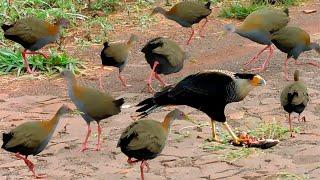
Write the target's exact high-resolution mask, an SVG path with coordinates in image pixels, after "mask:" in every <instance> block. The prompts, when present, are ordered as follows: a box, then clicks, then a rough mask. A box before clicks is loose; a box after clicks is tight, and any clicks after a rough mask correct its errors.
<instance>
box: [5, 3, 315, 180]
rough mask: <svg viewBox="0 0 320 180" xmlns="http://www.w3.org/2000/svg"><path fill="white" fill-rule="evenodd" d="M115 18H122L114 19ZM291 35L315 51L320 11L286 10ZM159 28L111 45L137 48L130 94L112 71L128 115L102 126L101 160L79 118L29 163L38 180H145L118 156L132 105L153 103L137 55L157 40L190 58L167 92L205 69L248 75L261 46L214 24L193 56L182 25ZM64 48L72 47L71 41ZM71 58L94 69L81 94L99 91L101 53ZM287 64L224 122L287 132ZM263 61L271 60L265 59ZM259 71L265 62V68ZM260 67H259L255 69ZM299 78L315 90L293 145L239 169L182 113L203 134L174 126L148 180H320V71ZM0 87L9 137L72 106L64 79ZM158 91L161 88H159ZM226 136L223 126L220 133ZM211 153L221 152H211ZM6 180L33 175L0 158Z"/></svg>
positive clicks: (252, 158) (307, 56)
mask: <svg viewBox="0 0 320 180" xmlns="http://www.w3.org/2000/svg"><path fill="white" fill-rule="evenodd" d="M304 9H317V10H318V11H317V12H316V13H313V14H308V15H307V14H303V13H302V12H301V11H302V10H304ZM114 16H116V15H114ZM290 16H291V22H290V24H291V25H298V26H300V27H302V28H303V29H305V30H306V31H308V32H309V33H310V35H311V39H312V40H313V41H317V42H320V18H319V17H320V1H310V2H309V3H307V4H304V5H302V6H300V7H293V8H290ZM157 18H158V19H159V23H158V24H155V25H153V26H151V27H150V28H149V29H148V30H145V31H143V32H140V30H139V29H138V28H136V27H133V26H127V28H128V30H127V31H126V32H122V31H121V30H122V28H123V26H116V27H115V31H114V34H112V38H113V39H117V40H126V39H127V38H129V36H130V33H136V34H137V35H139V41H138V43H137V44H136V45H135V46H134V48H133V50H132V52H133V53H131V55H130V59H129V64H128V65H127V67H126V68H125V70H124V73H123V74H124V76H125V77H126V78H127V79H128V81H129V83H130V84H132V85H133V86H132V87H129V88H125V89H123V88H121V86H120V83H119V82H118V79H117V76H116V74H117V73H116V71H114V73H111V74H110V76H107V77H106V78H105V89H106V91H108V92H110V93H111V94H113V95H114V96H115V97H124V98H125V100H126V103H125V105H130V106H126V108H124V109H123V110H122V112H121V113H120V114H119V115H117V116H114V117H111V118H109V119H107V120H105V121H103V123H102V126H103V144H102V150H101V151H100V152H96V151H86V152H84V153H78V152H77V151H78V150H79V149H80V147H81V143H82V140H83V138H84V136H85V133H86V124H85V121H84V120H83V119H82V118H81V117H80V116H67V117H64V118H63V119H62V120H61V121H60V123H59V125H58V127H57V129H56V132H55V134H54V136H53V138H52V140H51V142H50V143H49V145H48V147H47V148H46V149H45V150H44V151H43V152H42V153H40V154H39V155H38V156H35V157H33V156H30V159H31V160H32V161H33V162H34V163H35V164H36V170H37V172H38V173H46V174H47V175H48V179H139V178H140V169H139V165H138V164H136V165H128V164H127V163H126V160H127V158H126V156H125V155H124V154H122V153H121V152H120V149H118V148H116V143H117V141H118V138H119V136H120V134H121V132H122V130H123V129H124V128H125V127H126V126H128V125H129V124H130V123H132V119H131V118H130V115H132V114H134V111H135V109H136V108H135V107H134V105H135V104H136V103H138V102H139V101H140V100H143V99H144V98H146V97H149V96H151V94H149V93H147V92H146V90H145V89H144V88H145V81H144V80H145V79H146V75H147V73H148V71H149V70H150V68H149V66H148V64H147V63H146V62H145V60H144V57H143V54H142V53H141V52H140V50H141V47H142V46H143V45H144V44H145V43H146V42H147V41H148V40H150V39H151V38H154V37H157V36H167V37H170V38H172V39H173V40H176V41H177V42H179V43H180V44H182V46H183V47H184V48H185V49H186V51H188V52H189V54H190V59H191V60H190V61H189V62H187V63H186V64H185V68H184V69H183V70H182V71H181V72H179V73H177V74H173V75H169V76H166V77H165V79H166V80H167V81H168V82H170V83H173V82H176V81H178V80H179V79H181V78H182V77H184V76H186V75H188V74H191V73H194V72H198V71H200V70H204V69H227V70H231V71H235V72H241V71H242V69H241V68H242V63H243V62H244V61H246V60H248V59H249V58H251V56H253V55H254V54H255V53H256V52H258V51H259V50H260V49H261V48H262V47H263V46H261V45H257V44H255V43H253V42H251V41H249V40H247V39H244V38H242V37H240V36H238V35H236V34H231V35H228V36H225V37H224V38H223V39H222V40H218V35H217V34H216V32H219V31H221V30H222V27H223V24H225V23H226V22H225V21H226V20H221V19H218V21H216V20H215V19H216V18H215V15H212V16H211V17H210V19H211V21H210V23H209V25H208V27H207V28H206V30H207V31H206V38H204V39H200V38H199V37H198V36H196V38H195V39H194V40H193V41H192V44H191V45H190V46H186V45H185V42H186V40H187V38H188V36H189V33H190V30H189V29H185V28H180V27H179V26H178V25H177V24H175V23H174V22H171V21H167V20H165V19H164V18H163V17H161V16H158V17H157ZM68 41H72V39H69V40H68ZM66 48H67V49H70V54H71V55H73V56H75V57H76V58H78V59H80V60H82V61H84V62H85V63H86V65H87V67H88V69H87V70H86V71H85V75H82V76H81V77H79V79H80V80H81V83H82V84H86V85H88V86H94V87H97V80H98V73H97V72H96V70H95V68H96V67H98V66H99V65H100V56H99V54H100V51H101V49H102V45H101V46H94V47H88V48H85V49H84V50H77V49H73V48H72V47H68V45H67V46H66ZM285 57H286V55H285V54H283V53H281V52H280V51H278V50H276V51H275V54H274V56H273V58H272V61H271V64H270V66H269V68H268V70H267V71H265V72H262V73H261V75H262V76H263V77H264V78H265V79H266V81H267V85H266V86H265V87H259V88H256V89H255V90H253V91H252V92H251V93H250V94H249V95H248V97H246V98H245V99H244V100H243V101H242V102H239V103H234V104H231V105H228V106H227V108H226V115H227V117H228V121H229V123H230V125H232V127H233V128H234V129H238V130H246V131H247V130H249V129H254V128H256V126H257V124H259V123H261V122H279V123H281V124H283V125H284V126H287V120H286V119H287V114H286V113H285V112H284V111H283V109H282V107H281V106H280V102H279V96H280V92H281V90H282V89H283V87H284V85H285V84H287V82H286V81H285V80H284V78H283V73H282V65H283V63H284V59H285ZM262 58H265V57H264V56H263V57H262ZM308 60H316V61H319V60H320V58H319V56H318V55H317V54H316V53H315V52H311V51H310V52H307V53H304V54H302V55H301V56H300V61H308ZM259 63H261V61H260V62H259ZM256 65H259V64H256ZM296 68H299V69H300V70H301V72H302V73H301V74H302V75H301V76H302V77H301V78H302V80H303V81H304V82H305V83H306V85H307V86H308V88H309V94H310V97H311V101H310V103H309V106H308V107H307V108H306V110H305V112H304V115H305V116H306V118H307V122H306V123H299V122H297V121H294V126H295V127H299V128H300V133H299V134H296V138H290V137H289V136H288V137H286V138H285V140H282V141H281V142H280V143H279V144H278V145H277V146H275V147H273V148H271V149H267V150H258V149H252V151H250V155H249V156H248V157H244V158H238V159H233V160H228V159H226V158H225V157H226V155H228V154H230V153H232V152H234V153H237V152H240V151H241V148H240V147H234V146H231V145H226V146H225V148H224V149H221V150H219V149H217V150H211V151H207V150H203V145H204V143H205V142H204V141H205V139H206V138H208V137H210V135H211V133H210V132H211V127H210V126H209V118H208V117H207V116H206V115H204V114H203V113H201V112H199V111H196V110H194V109H192V108H189V107H185V106H181V107H179V108H181V110H183V111H185V112H186V113H190V116H191V117H192V118H193V119H196V120H199V122H201V123H202V124H203V128H202V131H198V130H197V129H196V128H194V125H193V124H191V123H189V122H184V121H179V122H175V123H174V126H173V127H172V133H171V135H170V138H171V141H170V143H167V145H166V147H165V149H164V150H163V152H162V154H161V155H160V156H159V157H158V158H156V159H154V160H151V161H150V162H149V163H150V167H151V169H150V171H149V172H148V173H145V178H146V179H152V180H157V179H159V180H160V179H186V180H187V179H279V178H280V179H282V178H287V179H319V174H320V139H319V136H320V130H319V129H320V121H319V120H320V118H319V115H320V84H319V82H320V76H319V75H317V74H318V73H319V72H320V71H319V69H317V68H315V67H310V66H295V65H294V64H293V63H292V62H291V64H290V77H292V74H293V71H294V70H295V69H296ZM0 78H1V82H0V130H1V132H6V131H8V130H10V129H11V128H13V127H14V126H15V125H18V124H21V123H23V122H25V121H30V120H43V119H49V118H50V117H52V116H53V114H54V113H55V111H56V110H57V109H58V108H59V107H60V106H61V104H69V105H70V107H73V108H74V106H73V105H72V103H71V102H70V100H69V99H68V97H67V96H66V84H65V82H64V80H62V79H60V78H58V77H52V78H50V79H44V78H42V77H37V78H35V77H32V76H30V75H25V76H22V77H19V78H16V77H13V76H1V77H0ZM155 86H156V84H155ZM166 113H168V110H167V109H159V110H157V111H155V112H154V113H153V114H151V115H150V116H149V118H150V119H155V120H159V121H160V120H162V119H163V118H164V116H165V114H166ZM64 127H66V128H64ZM92 127H93V128H94V129H93V135H92V136H91V137H90V139H89V145H90V146H91V147H94V146H95V143H96V140H97V136H96V124H95V123H92ZM221 131H224V130H222V128H220V126H219V132H221ZM211 145H212V146H213V147H219V144H217V143H216V144H215V143H212V144H211ZM0 154H1V156H0V179H29V178H32V177H31V173H30V172H29V171H28V169H27V168H26V167H25V164H24V162H23V161H21V160H16V159H15V158H14V157H13V156H12V155H10V153H8V152H5V151H4V150H2V149H1V150H0Z"/></svg>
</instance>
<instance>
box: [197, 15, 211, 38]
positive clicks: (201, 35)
mask: <svg viewBox="0 0 320 180" xmlns="http://www.w3.org/2000/svg"><path fill="white" fill-rule="evenodd" d="M208 22H209V20H208V18H206V21H205V22H204V24H203V25H202V26H201V28H200V30H199V34H200V37H204V34H203V31H204V30H203V29H204V27H205V25H206V24H207V23H208Z"/></svg>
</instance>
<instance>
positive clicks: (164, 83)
mask: <svg viewBox="0 0 320 180" xmlns="http://www.w3.org/2000/svg"><path fill="white" fill-rule="evenodd" d="M154 76H155V78H156V79H157V80H158V81H159V82H160V83H161V85H162V86H163V87H165V86H168V85H169V84H167V83H166V82H164V80H163V79H162V78H161V76H160V75H159V74H158V73H155V74H154Z"/></svg>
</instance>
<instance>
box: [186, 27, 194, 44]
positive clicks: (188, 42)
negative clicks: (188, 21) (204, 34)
mask: <svg viewBox="0 0 320 180" xmlns="http://www.w3.org/2000/svg"><path fill="white" fill-rule="evenodd" d="M191 29H192V33H191V35H190V37H189V39H188V41H187V45H189V44H190V41H191V39H192V37H193V35H194V29H193V27H191Z"/></svg>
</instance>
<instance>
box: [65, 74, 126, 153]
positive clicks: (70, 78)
mask: <svg viewBox="0 0 320 180" xmlns="http://www.w3.org/2000/svg"><path fill="white" fill-rule="evenodd" d="M61 76H62V77H64V78H65V79H66V80H67V88H68V94H69V98H70V99H71V101H72V102H73V103H74V104H75V106H76V107H77V109H78V110H79V111H80V113H81V116H82V118H83V119H84V120H85V121H86V123H87V126H88V130H87V135H86V138H85V140H84V143H83V145H82V149H81V150H80V151H81V152H83V151H85V150H87V149H88V147H87V142H88V138H89V136H90V134H91V127H90V123H91V122H92V121H96V122H97V124H98V127H97V131H98V143H97V147H96V150H97V151H99V150H100V149H101V131H102V129H101V126H100V121H101V120H103V119H107V118H109V117H111V116H113V115H117V114H119V113H120V112H121V106H122V105H123V103H124V99H123V98H120V99H114V98H113V97H112V96H110V95H109V94H108V93H103V92H100V91H99V90H97V89H94V88H90V87H85V86H81V85H79V84H78V83H77V80H76V78H75V76H74V74H73V73H72V72H71V71H69V70H64V71H63V72H62V73H61Z"/></svg>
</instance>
